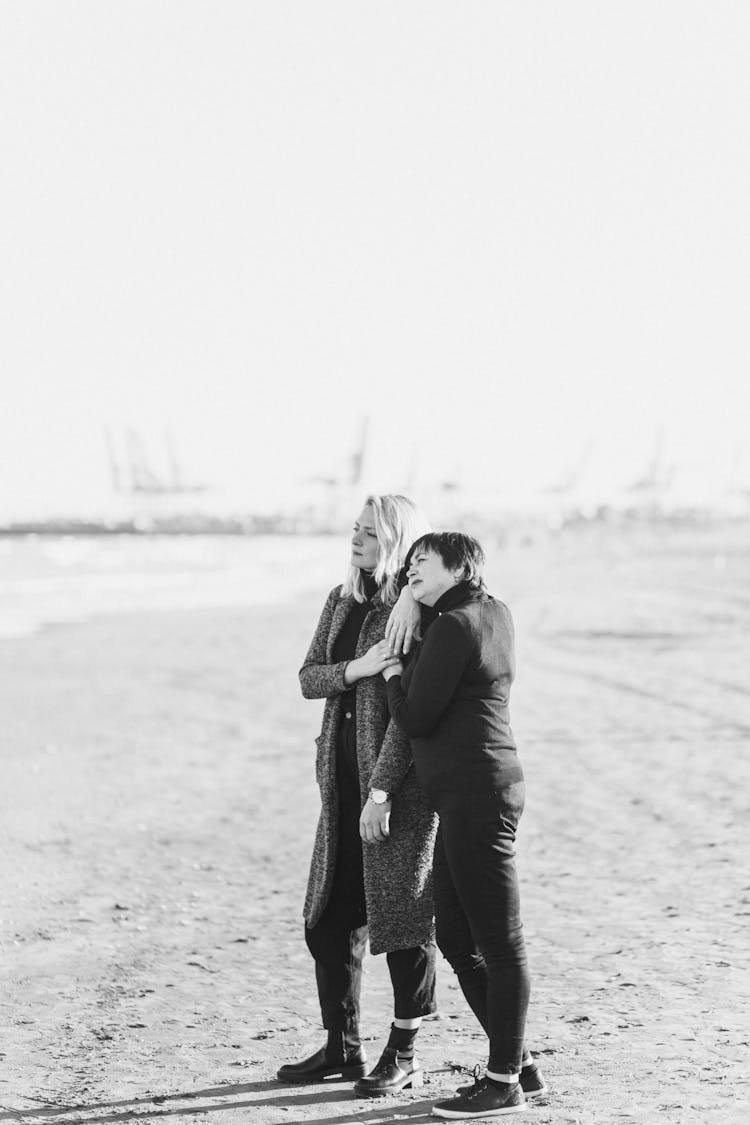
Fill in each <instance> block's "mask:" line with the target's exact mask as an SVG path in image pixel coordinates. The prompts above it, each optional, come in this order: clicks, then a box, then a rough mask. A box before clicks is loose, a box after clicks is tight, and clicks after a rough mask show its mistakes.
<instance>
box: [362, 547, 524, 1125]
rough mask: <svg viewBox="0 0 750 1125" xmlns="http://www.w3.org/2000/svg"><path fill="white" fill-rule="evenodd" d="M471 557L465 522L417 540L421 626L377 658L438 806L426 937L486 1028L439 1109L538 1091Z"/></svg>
mask: <svg viewBox="0 0 750 1125" xmlns="http://www.w3.org/2000/svg"><path fill="white" fill-rule="evenodd" d="M483 566H484V554H483V552H482V548H481V547H480V545H479V544H478V543H477V541H476V540H475V539H472V538H471V537H470V536H468V535H464V534H462V533H460V532H434V533H430V534H428V535H423V536H422V537H421V538H420V539H418V540H417V542H416V543H415V544H414V545H413V547H412V549H411V551H410V565H409V570H408V580H409V586H410V589H411V592H412V594H413V596H414V597H415V598H416V600H417V601H418V602H419V603H420V604H421V605H422V606H423V607H426V608H425V611H424V615H423V616H424V617H425V619H426V621H425V623H424V624H423V628H424V637H423V639H422V641H421V642H420V644H419V646H418V648H417V650H416V652H415V654H414V658H413V659H412V660H411V661H410V662H409V664H408V666H407V667H406V670H405V671H404V669H403V667H402V665H400V664H397V665H391V666H389V667H388V668H386V669H385V670H384V671H383V677H384V678H385V679H386V680H387V689H388V704H389V707H390V712H391V715H392V716H393V718H394V719H395V720H396V721H397V722H398V724H399V726H400V727H401V728H402V729H403V730H404V731H405V732H406V733H407V734H408V735H409V737H410V739H411V744H412V752H413V754H414V763H415V767H416V772H417V778H418V780H419V782H420V784H421V786H422V788H423V789H424V791H425V793H426V794H427V796H428V797H429V799H430V801H431V802H432V805H433V807H434V808H435V809H436V811H437V813H438V815H439V818H440V826H439V829H438V834H437V839H436V842H435V855H434V864H433V886H434V894H435V917H436V925H437V942H438V947H439V948H440V950H441V951H442V953H443V954H444V956H445V957H446V959H447V960H448V961H449V962H450V964H451V966H452V968H453V970H454V972H455V973H456V975H457V977H458V980H459V983H460V985H461V988H462V990H463V993H464V996H465V997H466V999H467V1001H468V1002H469V1004H470V1006H471V1008H472V1010H473V1011H474V1013H475V1015H476V1016H477V1018H478V1020H479V1022H480V1023H481V1024H482V1027H483V1028H484V1029H485V1031H486V1032H487V1035H488V1037H489V1062H488V1065H487V1072H486V1076H485V1077H484V1078H482V1079H481V1080H478V1081H476V1082H475V1083H474V1085H473V1086H472V1087H466V1088H464V1089H463V1090H459V1091H458V1092H457V1097H455V1098H453V1099H450V1100H449V1101H445V1102H439V1103H438V1104H437V1105H436V1106H434V1108H433V1113H434V1114H435V1115H436V1116H438V1117H448V1118H453V1117H455V1118H469V1117H495V1116H500V1115H504V1114H508V1113H514V1112H517V1111H519V1110H523V1109H525V1103H526V1097H527V1096H534V1095H538V1094H540V1093H543V1092H544V1091H545V1087H544V1083H543V1080H542V1078H541V1074H540V1072H539V1070H538V1068H537V1067H536V1065H535V1064H534V1062H533V1060H532V1058H531V1056H530V1055H529V1053H528V1052H527V1051H526V1050H525V1048H524V1030H525V1023H526V1011H527V1007H528V1002H529V970H528V965H527V961H526V951H525V947H524V939H523V930H522V926H521V913H520V903H519V892H518V879H517V876H516V867H515V836H516V828H517V826H518V821H519V818H520V816H521V813H522V811H523V806H524V797H525V786H524V777H523V770H522V768H521V763H520V762H519V759H518V753H517V751H516V745H515V741H514V739H513V733H512V731H511V727H510V719H509V713H508V698H509V693H510V686H511V684H512V682H513V678H514V675H515V658H514V651H513V622H512V619H511V616H510V612H509V611H508V609H507V607H506V606H505V605H503V603H502V602H499V601H497V600H496V599H495V598H493V597H491V596H490V595H489V594H488V593H487V591H486V589H485V587H484V583H483V580H482V571H483ZM425 624H426V628H425Z"/></svg>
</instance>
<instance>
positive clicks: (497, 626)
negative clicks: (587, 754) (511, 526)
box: [387, 583, 523, 795]
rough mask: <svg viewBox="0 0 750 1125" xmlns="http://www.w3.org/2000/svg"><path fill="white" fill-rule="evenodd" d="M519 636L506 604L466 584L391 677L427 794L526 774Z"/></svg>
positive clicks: (391, 701) (393, 699)
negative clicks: (515, 689)
mask: <svg viewBox="0 0 750 1125" xmlns="http://www.w3.org/2000/svg"><path fill="white" fill-rule="evenodd" d="M513 640H514V633H513V620H512V618H511V615H510V611H509V610H508V608H507V606H505V605H503V603H502V602H499V601H496V600H495V598H493V597H491V596H490V595H489V594H487V593H485V592H484V591H482V590H474V589H472V588H471V587H469V586H467V585H466V584H465V583H459V585H457V586H455V587H454V588H452V589H451V590H448V591H447V592H446V593H445V594H443V596H442V597H441V598H439V599H438V601H437V602H436V603H435V606H434V607H433V620H432V623H431V624H430V625H429V627H428V628H427V630H426V633H425V636H424V639H423V640H422V641H421V643H420V644H419V647H418V648H417V651H416V653H415V655H414V658H413V659H412V660H411V661H410V662H409V664H408V666H407V668H406V669H405V671H404V673H403V676H392V677H391V679H390V680H388V685H387V690H388V705H389V708H390V712H391V715H392V716H393V718H394V719H395V720H396V722H397V723H398V724H399V726H400V727H401V729H402V730H403V731H404V732H405V734H407V735H408V736H409V738H410V739H411V744H412V751H413V754H414V763H415V766H416V770H417V777H418V779H419V782H420V784H421V785H422V787H423V789H424V790H425V792H426V793H427V794H428V795H433V794H435V793H438V792H445V791H446V790H454V791H456V790H462V791H472V790H474V789H475V788H476V787H477V786H480V787H481V786H487V785H489V786H491V787H495V786H498V785H505V784H507V783H509V782H510V781H513V780H520V779H521V778H522V776H523V774H522V772H521V768H520V765H519V764H518V761H517V756H516V754H515V746H516V744H515V740H514V738H513V732H512V730H511V727H510V715H509V710H508V701H509V695H510V685H511V684H512V682H513V679H514V676H515V656H514V651H513Z"/></svg>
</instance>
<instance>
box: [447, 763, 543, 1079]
mask: <svg viewBox="0 0 750 1125" xmlns="http://www.w3.org/2000/svg"><path fill="white" fill-rule="evenodd" d="M523 803H524V783H523V782H522V781H516V782H514V783H512V784H510V785H507V786H505V787H503V788H502V789H499V790H497V791H493V790H492V789H489V790H487V791H485V792H478V793H471V794H462V793H450V794H442V795H440V796H439V797H438V798H437V799H436V800H435V805H436V807H437V811H438V813H439V815H440V827H439V829H438V834H437V839H436V841H435V862H434V867H433V883H434V889H435V920H436V925H437V943H438V946H439V948H440V950H441V952H442V953H443V955H444V956H445V958H446V960H447V961H448V962H449V963H450V965H451V967H452V968H453V971H454V972H455V973H456V976H457V977H458V981H459V984H460V985H461V989H462V991H463V994H464V996H465V997H466V999H467V1001H468V1002H469V1005H470V1006H471V1008H472V1011H473V1012H474V1014H475V1015H476V1017H477V1019H478V1020H479V1022H480V1023H481V1025H482V1027H483V1028H484V1030H485V1031H486V1032H487V1035H488V1036H489V1040H490V1054H489V1064H488V1069H489V1070H493V1071H495V1072H498V1073H501V1074H509V1073H514V1072H515V1071H518V1070H520V1069H521V1059H522V1057H523V1054H524V1030H525V1025H526V1011H527V1008H528V1004H529V991H530V989H529V970H528V964H527V961H526V949H525V946H524V940H523V929H522V925H521V910H520V897H519V892H518V878H517V875H516V865H515V838H516V827H517V825H518V821H519V818H520V816H521V812H522V811H523Z"/></svg>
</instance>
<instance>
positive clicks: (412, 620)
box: [385, 586, 422, 656]
mask: <svg viewBox="0 0 750 1125" xmlns="http://www.w3.org/2000/svg"><path fill="white" fill-rule="evenodd" d="M421 619H422V617H421V611H420V608H419V603H418V602H417V601H415V599H414V595H413V594H412V592H411V590H410V589H409V587H408V586H404V588H403V590H402V591H401V593H400V594H399V596H398V601H397V602H396V604H395V605H394V607H393V609H392V610H391V615H390V617H389V618H388V623H387V624H386V627H385V639H386V640H387V641H388V643H389V644H390V646H391V649H392V651H393V652H398V653H403V655H404V656H406V654H407V652H408V651H409V649H410V648H411V646H412V642H413V641H418V640H419V625H420V621H421Z"/></svg>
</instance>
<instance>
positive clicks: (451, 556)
mask: <svg viewBox="0 0 750 1125" xmlns="http://www.w3.org/2000/svg"><path fill="white" fill-rule="evenodd" d="M416 551H433V552H434V553H435V554H436V555H440V558H441V559H442V560H443V566H445V567H446V568H447V569H448V570H459V569H462V570H463V572H464V574H463V581H464V582H468V584H469V585H470V586H473V587H474V588H475V589H477V590H481V589H484V551H483V550H482V548H481V546H480V544H479V543H478V542H477V540H476V539H474V538H473V536H471V535H466V534H465V533H464V532H463V531H428V532H427V534H426V535H420V537H419V539H416V540H415V541H414V543H412V545H411V547H410V548H409V553H408V555H407V556H406V565H407V566H408V565H409V563H411V558H412V555H413V554H415V552H416Z"/></svg>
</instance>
